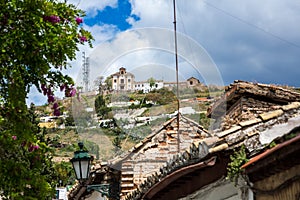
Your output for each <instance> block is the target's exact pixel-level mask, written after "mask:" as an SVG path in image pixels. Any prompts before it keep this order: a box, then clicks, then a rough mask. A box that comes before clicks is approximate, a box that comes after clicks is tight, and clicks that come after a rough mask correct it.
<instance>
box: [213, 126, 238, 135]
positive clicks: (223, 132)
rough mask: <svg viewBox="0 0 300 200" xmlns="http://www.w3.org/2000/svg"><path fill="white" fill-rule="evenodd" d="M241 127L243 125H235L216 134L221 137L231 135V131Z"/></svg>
mask: <svg viewBox="0 0 300 200" xmlns="http://www.w3.org/2000/svg"><path fill="white" fill-rule="evenodd" d="M240 129H242V127H241V126H240V125H234V126H232V127H231V128H230V129H227V130H225V131H221V132H218V133H216V135H217V136H218V137H220V138H221V137H224V136H226V135H229V134H230V133H233V132H236V131H238V130H240Z"/></svg>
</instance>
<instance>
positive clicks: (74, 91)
mask: <svg viewBox="0 0 300 200" xmlns="http://www.w3.org/2000/svg"><path fill="white" fill-rule="evenodd" d="M75 95H76V89H75V88H72V89H71V91H70V96H71V97H74V96H75Z"/></svg>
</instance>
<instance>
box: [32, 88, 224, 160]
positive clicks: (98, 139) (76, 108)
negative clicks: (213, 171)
mask: <svg viewBox="0 0 300 200" xmlns="http://www.w3.org/2000/svg"><path fill="white" fill-rule="evenodd" d="M160 92H164V93H163V94H161V93H159V92H158V93H151V94H139V93H131V94H127V96H126V95H125V97H126V98H124V94H123V95H106V96H105V99H106V103H107V105H108V104H109V103H110V104H113V103H116V102H120V101H121V100H123V101H124V99H125V100H127V101H128V103H127V104H126V106H124V105H123V106H121V107H120V106H111V107H110V112H109V114H108V115H107V117H108V119H111V120H112V119H113V121H114V125H113V126H112V127H110V128H105V127H100V126H99V125H100V122H101V121H103V120H105V119H103V118H102V117H101V116H97V114H96V108H95V106H94V105H95V100H96V98H97V97H98V96H97V95H93V94H92V95H91V94H88V95H85V94H81V95H80V98H79V99H78V98H77V97H73V98H66V99H63V100H60V101H59V105H60V109H61V111H62V113H64V115H62V116H60V117H58V118H54V119H53V121H52V123H53V122H55V124H56V125H55V127H48V128H47V132H48V134H47V137H49V138H50V139H51V140H53V142H52V146H53V147H55V158H54V160H55V161H58V162H59V161H68V160H69V159H70V158H71V157H72V156H73V152H74V151H75V150H76V148H77V143H78V142H79V141H83V142H84V143H85V146H86V147H87V149H88V150H89V151H90V153H91V154H92V155H94V157H95V158H96V159H101V160H106V159H109V158H112V157H113V156H114V155H116V154H120V153H122V152H125V151H127V150H129V149H130V148H132V147H133V146H134V145H135V144H137V143H138V142H139V141H141V140H142V139H143V138H144V137H146V136H147V135H148V134H150V133H151V132H152V131H153V130H155V129H157V128H158V127H160V126H161V125H162V124H163V123H164V122H165V121H166V120H168V119H169V118H170V117H172V116H174V114H175V112H176V110H177V106H178V105H177V101H174V99H175V100H176V98H174V96H172V95H174V93H172V92H170V93H166V91H160ZM220 94H221V91H216V94H215V95H220ZM183 96H184V97H186V98H182V99H181V100H180V108H181V109H182V110H181V112H186V113H184V115H185V116H187V117H189V118H191V119H193V120H194V121H196V122H199V123H200V124H202V125H203V126H205V127H207V126H208V125H209V123H210V122H209V120H208V119H207V118H206V116H205V112H206V110H207V107H208V106H209V105H210V102H211V99H207V98H206V96H208V93H207V92H198V93H197V94H195V93H192V94H188V93H187V92H186V93H185V94H183ZM145 99H147V100H148V101H149V102H152V103H146V101H145ZM171 100H172V101H171ZM124 102H125V101H124ZM133 102H139V103H138V104H134V103H133ZM141 102H142V103H141ZM153 102H160V103H153ZM37 114H38V116H39V117H40V119H41V118H42V117H45V116H47V115H51V105H45V106H40V107H37ZM200 116H201V117H200Z"/></svg>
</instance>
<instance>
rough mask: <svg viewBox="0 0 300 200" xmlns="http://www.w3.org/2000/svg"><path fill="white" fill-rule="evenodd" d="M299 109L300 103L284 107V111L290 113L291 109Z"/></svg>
mask: <svg viewBox="0 0 300 200" xmlns="http://www.w3.org/2000/svg"><path fill="white" fill-rule="evenodd" d="M299 107H300V102H292V103H290V104H288V105H284V106H282V110H283V111H288V110H291V109H297V108H299Z"/></svg>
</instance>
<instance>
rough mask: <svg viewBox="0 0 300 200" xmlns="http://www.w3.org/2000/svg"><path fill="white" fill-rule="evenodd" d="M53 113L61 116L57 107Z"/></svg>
mask: <svg viewBox="0 0 300 200" xmlns="http://www.w3.org/2000/svg"><path fill="white" fill-rule="evenodd" d="M53 114H54V115H55V116H57V117H58V116H60V111H59V109H55V110H54V112H53Z"/></svg>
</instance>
